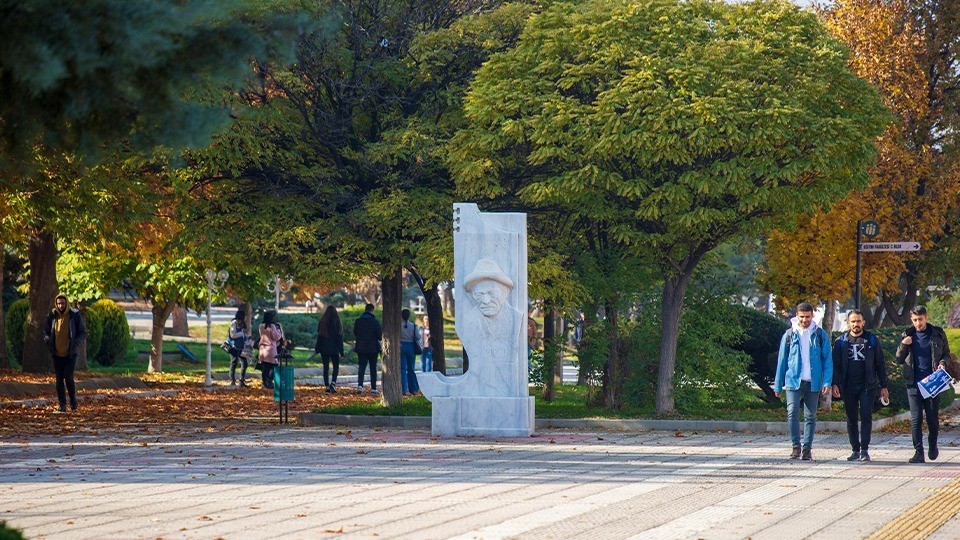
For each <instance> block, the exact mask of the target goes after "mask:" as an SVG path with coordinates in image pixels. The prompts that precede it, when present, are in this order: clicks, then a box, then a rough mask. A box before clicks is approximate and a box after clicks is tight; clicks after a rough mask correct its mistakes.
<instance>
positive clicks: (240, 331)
mask: <svg viewBox="0 0 960 540" xmlns="http://www.w3.org/2000/svg"><path fill="white" fill-rule="evenodd" d="M229 334H230V346H231V347H232V349H231V350H230V386H234V385H236V384H237V365H238V364H239V365H240V386H246V385H247V359H246V358H245V357H244V356H243V346H244V345H245V344H246V342H247V340H248V339H250V332H248V331H247V311H246V310H245V309H243V308H240V309H238V310H237V313H236V315H234V316H233V320H232V321H230V330H229Z"/></svg>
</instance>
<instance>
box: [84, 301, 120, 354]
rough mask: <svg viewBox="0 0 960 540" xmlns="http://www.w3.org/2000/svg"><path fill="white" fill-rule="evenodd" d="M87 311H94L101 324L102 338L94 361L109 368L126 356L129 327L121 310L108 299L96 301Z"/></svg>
mask: <svg viewBox="0 0 960 540" xmlns="http://www.w3.org/2000/svg"><path fill="white" fill-rule="evenodd" d="M89 311H96V312H97V316H98V317H99V318H100V321H101V322H102V323H103V338H102V340H101V342H100V347H99V350H98V351H97V356H96V360H97V362H98V363H99V364H100V365H103V366H110V365H113V364H114V363H115V362H117V361H118V360H122V359H123V358H124V357H126V355H127V347H129V346H130V325H129V324H128V323H127V315H126V313H124V311H123V308H121V307H120V306H118V305H117V303H116V302H114V301H113V300H110V299H108V298H104V299H103V300H97V301H96V302H94V304H93V305H92V306H90V308H89Z"/></svg>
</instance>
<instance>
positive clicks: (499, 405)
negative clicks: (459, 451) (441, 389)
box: [431, 396, 534, 437]
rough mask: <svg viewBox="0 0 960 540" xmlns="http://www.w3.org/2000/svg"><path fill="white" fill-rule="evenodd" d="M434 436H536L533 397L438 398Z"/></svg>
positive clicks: (434, 414)
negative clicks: (534, 434)
mask: <svg viewBox="0 0 960 540" xmlns="http://www.w3.org/2000/svg"><path fill="white" fill-rule="evenodd" d="M431 402H432V403H433V435H434V436H436V437H530V436H531V435H533V428H534V420H533V411H534V409H533V403H534V398H533V396H528V397H525V398H522V397H521V398H514V397H435V398H433V399H432V400H431Z"/></svg>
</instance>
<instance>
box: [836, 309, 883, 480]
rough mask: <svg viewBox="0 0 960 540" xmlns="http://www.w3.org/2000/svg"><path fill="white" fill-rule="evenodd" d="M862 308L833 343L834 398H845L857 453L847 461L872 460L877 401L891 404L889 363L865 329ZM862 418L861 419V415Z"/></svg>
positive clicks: (849, 430) (854, 312)
mask: <svg viewBox="0 0 960 540" xmlns="http://www.w3.org/2000/svg"><path fill="white" fill-rule="evenodd" d="M863 322H864V321H863V313H862V312H861V311H860V310H859V309H854V310H851V311H850V312H849V313H847V328H849V331H847V332H846V333H844V334H843V335H842V336H840V337H839V338H837V340H836V341H834V342H833V397H835V398H839V397H843V408H844V410H845V411H846V413H847V435H848V436H849V437H850V446H851V447H852V448H853V453H852V454H850V457H848V458H847V461H856V460H858V459H859V460H860V461H870V452H869V447H870V434H871V431H872V430H873V400H874V398H876V395H877V388H878V387H879V388H880V398H881V399H882V400H884V401H885V402H887V403H889V400H890V393H889V391H888V390H887V363H886V362H885V361H884V359H883V348H882V347H881V346H880V340H879V339H877V336H875V335H874V334H872V333H870V332H865V331H864V329H863ZM858 417H859V418H858Z"/></svg>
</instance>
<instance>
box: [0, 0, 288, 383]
mask: <svg viewBox="0 0 960 540" xmlns="http://www.w3.org/2000/svg"><path fill="white" fill-rule="evenodd" d="M247 8H249V5H248V4H247V3H246V2H242V1H240V0H237V1H205V0H200V1H194V2H188V3H184V2H178V1H173V0H164V1H158V2H149V3H130V2H126V1H122V0H91V1H89V2H81V3H77V4H71V5H63V4H61V3H57V2H33V3H29V4H23V3H17V2H4V3H3V4H2V5H0V15H2V16H0V34H2V35H3V36H4V47H3V52H2V53H0V174H2V175H3V176H4V184H3V185H2V186H0V198H11V199H13V200H15V201H16V202H17V205H16V208H17V212H19V215H18V219H19V220H20V222H21V223H22V224H23V225H24V227H25V228H27V230H28V231H29V239H28V240H27V253H28V255H29V260H30V314H29V318H28V331H27V339H26V345H25V350H24V358H23V360H24V362H23V367H24V369H25V370H27V371H48V370H50V368H51V363H50V359H49V355H48V354H46V348H45V347H44V346H43V335H42V321H43V320H44V319H45V316H46V312H47V310H49V309H50V306H51V305H52V302H53V297H54V296H55V294H56V289H57V277H56V260H57V236H58V234H64V233H66V234H70V233H71V232H72V231H74V230H77V229H78V228H82V227H85V226H87V224H88V223H89V222H91V221H93V218H94V217H95V216H96V215H97V213H98V211H99V208H98V207H97V205H96V204H83V203H82V202H81V201H83V200H93V201H94V202H95V201H96V198H97V195H98V193H100V191H99V190H101V189H102V190H106V191H116V190H123V189H125V184H124V183H123V182H121V183H119V184H114V185H111V186H100V185H98V184H97V183H96V182H94V181H91V179H90V177H88V176H86V172H87V170H88V169H89V167H91V166H93V165H95V164H96V163H97V162H98V161H100V159H101V158H103V157H104V156H106V155H109V154H110V153H111V152H113V151H114V150H115V149H116V148H117V147H118V146H120V144H121V143H123V142H129V143H130V144H132V145H133V147H134V148H137V149H149V148H152V147H153V146H155V145H156V144H159V143H166V144H170V145H175V146H179V145H186V144H191V143H197V142H200V141H204V140H206V139H207V138H208V137H209V135H210V134H211V133H213V132H214V131H216V130H217V129H219V128H221V127H223V126H224V125H225V124H226V123H227V122H228V121H229V116H228V111H227V110H225V109H223V108H215V107H209V106H206V105H204V104H200V103H198V102H196V101H195V100H194V99H192V96H191V95H190V94H191V92H192V90H193V88H195V87H196V86H197V85H198V84H211V85H226V84H228V83H229V82H230V81H235V80H237V79H239V78H241V77H244V76H246V75H247V74H248V73H249V62H250V59H251V58H252V57H253V56H262V57H267V56H268V54H269V53H272V52H276V51H272V50H270V46H271V44H272V43H279V42H281V41H282V40H283V39H285V38H287V37H288V36H290V34H291V31H292V30H294V26H293V25H292V24H291V22H292V21H291V20H288V19H287V18H285V17H283V18H281V17H273V16H271V15H269V14H268V10H264V9H263V8H258V11H257V12H253V11H251V10H247ZM268 19H269V23H270V26H271V27H270V33H269V34H264V33H261V32H260V29H261V26H258V25H259V24H260V23H263V22H265V21H267V20H268Z"/></svg>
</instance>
